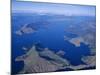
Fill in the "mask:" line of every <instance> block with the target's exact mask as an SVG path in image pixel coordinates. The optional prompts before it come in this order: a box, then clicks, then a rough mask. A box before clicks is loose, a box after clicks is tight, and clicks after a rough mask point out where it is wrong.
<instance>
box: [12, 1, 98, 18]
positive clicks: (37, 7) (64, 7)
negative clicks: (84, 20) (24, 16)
mask: <svg viewBox="0 0 100 75" xmlns="http://www.w3.org/2000/svg"><path fill="white" fill-rule="evenodd" d="M95 10H96V7H95V6H89V5H71V4H56V3H39V2H23V1H22V2H19V1H17V2H16V1H14V0H12V12H15V13H20V12H23V13H51V14H61V15H85V16H95Z"/></svg>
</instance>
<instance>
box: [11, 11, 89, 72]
mask: <svg viewBox="0 0 100 75" xmlns="http://www.w3.org/2000/svg"><path fill="white" fill-rule="evenodd" d="M64 18H65V17H64ZM68 18H70V17H68ZM80 18H84V17H82V16H76V18H75V19H73V18H72V20H70V21H67V20H66V19H63V20H55V19H57V18H55V16H48V15H44V16H40V15H37V14H20V13H19V14H12V73H18V72H19V71H20V70H21V69H22V68H23V66H24V63H23V62H15V58H16V57H17V56H20V55H23V54H25V51H24V50H22V47H23V46H24V47H27V48H31V47H32V45H33V44H35V43H38V42H39V43H40V44H41V45H42V46H43V47H47V48H49V49H51V50H52V51H54V52H55V53H56V52H58V51H59V50H63V51H65V55H64V56H63V58H65V59H68V60H69V61H70V63H71V64H72V65H78V64H84V63H83V62H82V61H81V57H82V56H83V55H89V54H90V49H89V47H88V45H85V44H84V43H81V46H80V47H76V46H75V45H73V44H71V43H70V42H68V41H64V35H68V36H69V37H70V38H73V37H77V35H76V34H72V33H71V34H70V32H68V33H65V32H64V30H65V28H66V27H67V26H69V25H70V24H73V23H74V24H78V25H79V24H81V21H80ZM85 18H86V19H87V17H85ZM85 18H84V19H85ZM53 19H54V21H53ZM88 19H90V17H88ZM40 21H43V22H46V23H47V28H44V27H41V26H42V23H41V22H40ZM39 22H40V27H39V28H38V32H36V33H32V34H23V35H22V36H19V35H16V34H15V31H17V30H19V29H20V28H21V27H22V26H23V25H24V24H28V23H35V24H36V25H37V24H39Z"/></svg>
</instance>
